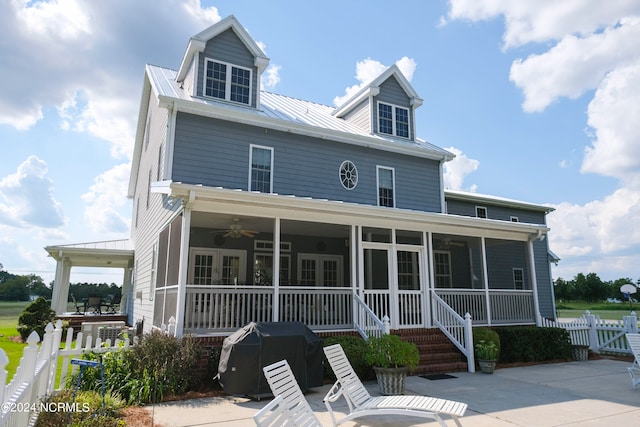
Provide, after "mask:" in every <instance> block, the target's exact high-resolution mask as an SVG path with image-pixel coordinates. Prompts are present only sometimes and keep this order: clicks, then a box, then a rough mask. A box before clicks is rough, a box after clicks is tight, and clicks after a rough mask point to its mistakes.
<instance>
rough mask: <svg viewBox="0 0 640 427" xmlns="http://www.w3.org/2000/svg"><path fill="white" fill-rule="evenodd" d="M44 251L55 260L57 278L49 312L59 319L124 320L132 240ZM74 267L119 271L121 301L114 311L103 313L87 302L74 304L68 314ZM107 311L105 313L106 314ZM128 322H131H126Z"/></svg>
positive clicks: (84, 244)
mask: <svg viewBox="0 0 640 427" xmlns="http://www.w3.org/2000/svg"><path fill="white" fill-rule="evenodd" d="M45 250H46V251H47V252H48V253H49V255H50V256H51V257H52V258H53V259H55V260H56V276H55V281H54V285H53V294H52V297H51V309H52V310H54V311H55V312H56V315H58V317H65V316H66V317H65V318H68V319H75V320H74V321H76V320H77V319H76V318H78V319H80V318H84V319H86V321H89V320H95V319H96V318H102V317H105V316H106V317H110V318H115V317H118V319H120V318H121V317H123V316H125V317H127V316H128V314H129V313H130V310H128V309H127V307H128V305H129V304H130V303H131V301H130V298H129V295H130V293H131V274H132V269H133V264H134V251H133V246H132V244H131V241H129V240H128V239H124V240H109V241H101V242H89V243H75V244H69V245H55V246H47V247H45ZM75 267H91V268H109V269H111V268H115V269H122V298H121V300H120V301H119V304H118V305H117V308H115V307H114V308H113V309H112V310H105V314H104V315H103V314H102V313H100V310H97V309H95V307H90V306H89V305H88V301H81V300H77V301H75V305H74V307H73V308H72V310H71V311H69V301H72V300H73V298H74V296H72V295H70V294H69V282H70V277H71V272H72V269H73V268H75ZM107 311H108V312H109V314H107V313H106V312H107ZM128 321H129V323H130V322H131V319H128Z"/></svg>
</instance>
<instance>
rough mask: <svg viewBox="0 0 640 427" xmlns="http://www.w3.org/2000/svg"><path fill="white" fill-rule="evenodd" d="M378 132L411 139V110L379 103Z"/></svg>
mask: <svg viewBox="0 0 640 427" xmlns="http://www.w3.org/2000/svg"><path fill="white" fill-rule="evenodd" d="M378 132H380V133H384V134H387V135H395V136H399V137H401V138H409V109H407V108H404V107H398V106H396V105H392V104H386V103H383V102H379V103H378Z"/></svg>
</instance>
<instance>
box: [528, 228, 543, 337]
mask: <svg viewBox="0 0 640 427" xmlns="http://www.w3.org/2000/svg"><path fill="white" fill-rule="evenodd" d="M536 239H537V237H533V238H529V240H527V252H528V253H529V277H530V278H531V290H532V291H533V310H534V317H535V318H536V326H542V325H541V323H540V302H539V301H538V278H537V276H536V259H535V255H534V252H533V242H534V241H535V240H536Z"/></svg>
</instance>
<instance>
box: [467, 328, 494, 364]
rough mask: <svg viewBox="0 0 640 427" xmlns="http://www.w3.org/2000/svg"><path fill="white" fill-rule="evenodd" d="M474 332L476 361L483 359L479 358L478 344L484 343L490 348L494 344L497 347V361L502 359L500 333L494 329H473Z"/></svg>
mask: <svg viewBox="0 0 640 427" xmlns="http://www.w3.org/2000/svg"><path fill="white" fill-rule="evenodd" d="M472 332H473V343H474V347H475V350H476V360H477V359H480V358H481V357H479V355H478V351H477V345H478V343H483V344H484V345H485V346H490V345H491V344H493V345H494V346H495V347H496V352H497V356H496V358H495V359H496V360H498V359H499V357H500V350H501V346H500V343H501V340H500V336H499V335H498V333H497V332H496V331H494V330H493V329H489V328H485V327H480V328H473V331H472Z"/></svg>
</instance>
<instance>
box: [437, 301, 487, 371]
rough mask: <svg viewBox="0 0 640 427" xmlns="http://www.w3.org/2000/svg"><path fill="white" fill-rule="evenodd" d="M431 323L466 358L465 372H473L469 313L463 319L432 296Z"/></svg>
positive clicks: (444, 302)
mask: <svg viewBox="0 0 640 427" xmlns="http://www.w3.org/2000/svg"><path fill="white" fill-rule="evenodd" d="M432 301H433V304H432V307H433V323H434V324H435V325H436V326H437V327H438V328H440V330H441V331H442V332H443V333H444V334H445V335H446V336H447V337H448V338H449V339H450V340H451V342H452V343H454V344H455V345H456V347H458V349H459V350H460V351H461V352H462V354H464V355H465V356H466V357H467V370H468V371H469V372H475V370H476V367H475V366H476V363H475V359H474V348H473V333H472V321H471V315H470V314H469V313H467V314H465V317H464V318H463V317H462V316H460V315H459V314H458V313H456V311H455V310H453V309H452V308H451V307H450V306H449V305H448V304H447V303H446V301H445V300H443V299H442V298H440V297H439V296H438V295H436V294H433V299H432Z"/></svg>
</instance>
